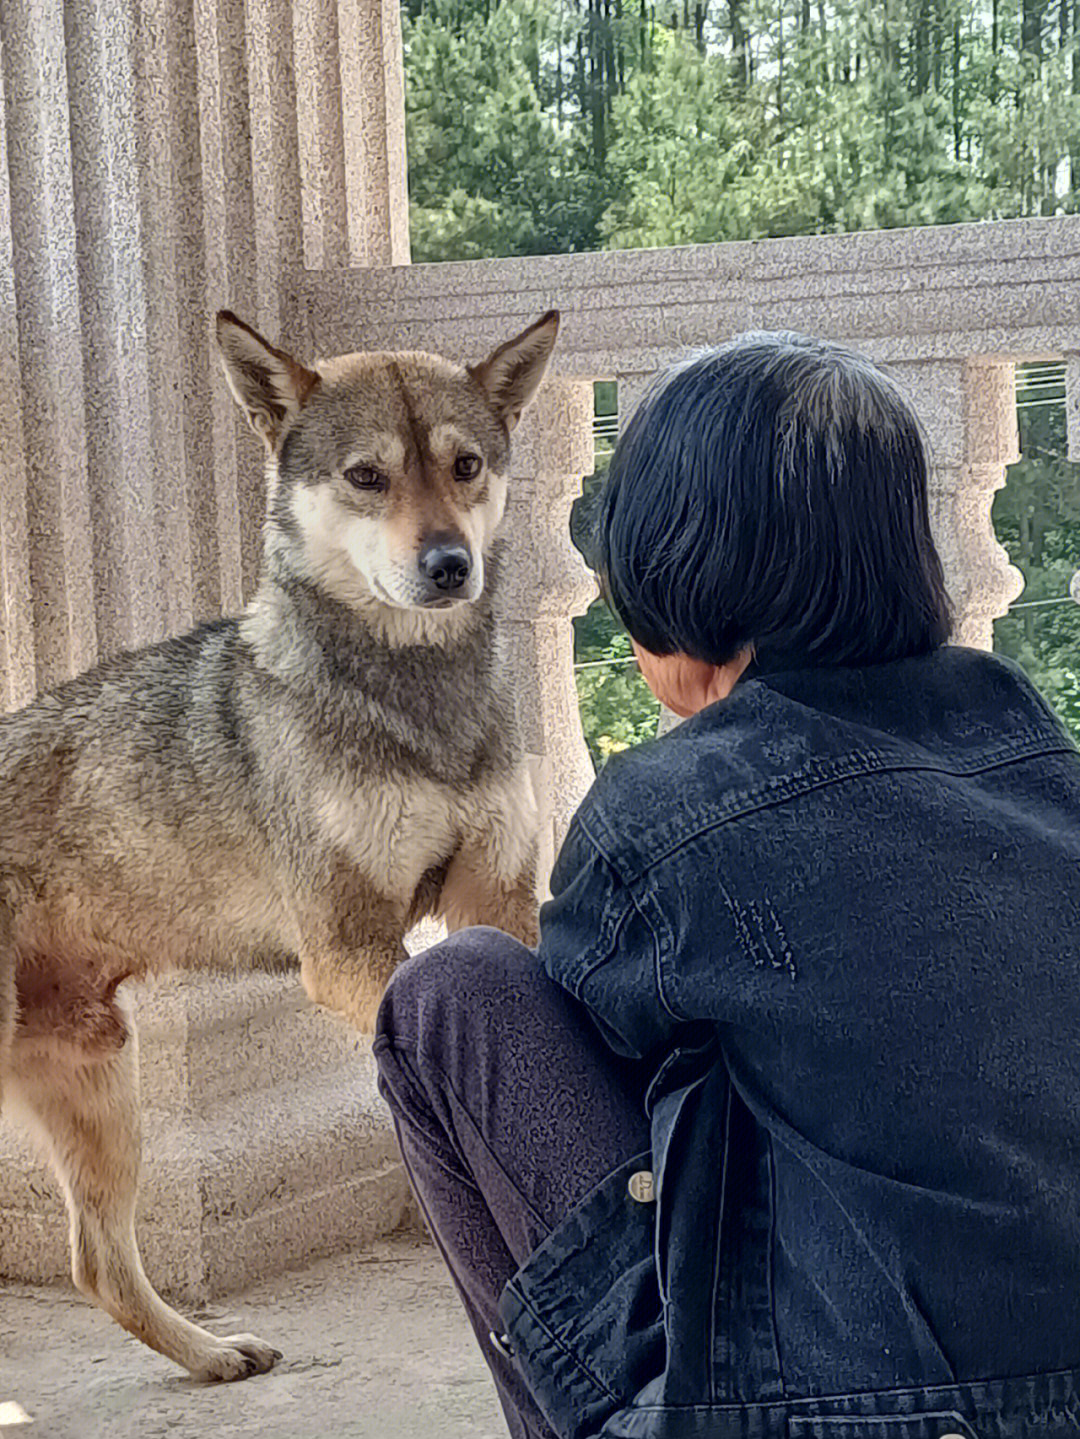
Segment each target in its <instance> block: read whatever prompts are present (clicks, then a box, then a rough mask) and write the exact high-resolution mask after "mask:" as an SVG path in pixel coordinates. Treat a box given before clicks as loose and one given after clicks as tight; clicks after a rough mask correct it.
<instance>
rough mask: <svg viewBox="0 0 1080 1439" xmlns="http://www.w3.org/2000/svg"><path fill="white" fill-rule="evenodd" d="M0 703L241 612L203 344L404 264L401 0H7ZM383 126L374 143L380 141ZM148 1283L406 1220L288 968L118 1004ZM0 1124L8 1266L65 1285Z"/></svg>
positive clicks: (189, 1291)
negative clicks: (131, 1014) (322, 278)
mask: <svg viewBox="0 0 1080 1439" xmlns="http://www.w3.org/2000/svg"><path fill="white" fill-rule="evenodd" d="M0 51H2V54H3V65H2V66H0V394H2V395H3V402H2V403H0V709H13V708H16V707H17V706H19V705H21V704H23V703H25V702H27V701H29V700H30V699H31V698H32V697H33V694H34V693H35V692H36V691H37V690H40V689H42V688H45V687H47V686H49V685H52V684H55V683H57V682H59V681H61V680H63V679H66V678H67V677H68V676H69V675H71V674H74V673H76V672H78V671H80V670H83V669H85V668H87V667H88V666H89V665H91V664H92V663H93V662H94V661H95V660H96V659H97V658H98V657H99V656H101V655H104V654H108V653H112V652H114V651H116V650H117V649H120V648H126V647H130V646H132V645H136V644H142V643H146V642H149V641H153V640H156V639H159V638H161V637H162V636H163V635H165V634H167V633H175V632H177V631H181V630H184V629H186V628H189V627H190V626H191V624H192V622H193V621H194V620H201V619H206V618H210V617H212V616H215V615H218V614H221V613H229V612H235V611H237V610H238V609H239V608H240V606H241V605H242V603H243V601H244V599H245V597H246V596H247V595H248V594H250V592H251V588H252V586H253V583H254V579H255V575H256V572H257V569H258V561H259V548H260V544H259V541H260V528H261V522H262V515H263V506H264V498H263V479H262V459H261V454H260V447H259V445H258V444H257V443H256V441H255V440H254V438H253V437H252V436H251V435H250V434H249V433H248V432H247V430H246V427H244V426H243V424H242V422H241V421H239V419H238V417H237V414H236V409H235V406H234V404H233V402H232V400H231V399H230V397H229V395H228V394H227V392H226V388H225V385H224V382H223V380H222V378H221V376H220V374H219V371H218V366H217V362H216V359H215V358H214V356H213V354H212V351H211V346H210V334H211V324H210V322H211V319H212V316H213V313H214V311H215V310H216V309H218V308H220V307H222V306H228V307H229V308H232V309H235V310H237V311H238V313H240V314H241V315H242V316H243V317H244V318H245V319H247V320H249V322H250V323H252V324H254V325H256V326H257V327H259V328H261V329H262V330H264V332H265V333H267V335H268V336H269V337H270V338H271V339H275V340H281V341H282V342H290V343H294V344H295V345H296V346H297V348H299V349H303V347H304V329H305V325H304V324H303V323H302V320H303V317H302V315H301V313H300V307H299V300H298V296H300V295H301V294H302V293H303V284H302V278H303V276H302V265H303V259H304V254H305V250H306V251H307V252H308V258H309V260H310V261H311V262H312V263H314V264H326V263H334V264H340V265H344V264H347V263H350V262H351V263H362V264H372V263H391V262H393V263H401V262H403V261H407V259H408V230H407V198H406V194H405V167H404V146H403V135H404V111H403V101H402V93H403V92H402V83H401V74H402V57H401V53H400V31H399V29H398V18H397V10H396V6H395V5H394V3H393V0H314V3H312V0H192V3H191V4H187V5H176V4H174V3H172V0H124V3H122V4H120V5H112V4H108V3H106V0H70V3H61V0H40V3H39V0H10V3H9V0H3V3H0ZM380 136H381V137H382V138H381V139H380ZM137 1007H138V1014H139V1023H140V1031H141V1051H142V1071H143V1095H144V1119H145V1123H144V1129H145V1166H144V1179H143V1185H142V1196H141V1200H140V1230H141V1235H142V1239H143V1245H144V1250H145V1254H146V1259H147V1267H148V1271H149V1273H150V1275H151V1277H152V1279H153V1280H154V1281H155V1282H156V1283H158V1284H160V1285H161V1286H162V1287H164V1288H166V1289H167V1290H169V1291H171V1292H172V1293H173V1294H174V1295H176V1296H178V1297H181V1298H185V1299H187V1300H189V1301H198V1300H201V1299H204V1298H205V1297H206V1296H207V1295H208V1294H209V1293H211V1292H213V1291H214V1290H221V1289H223V1288H228V1287H231V1286H233V1285H236V1284H240V1283H247V1282H249V1281H251V1280H253V1279H255V1278H257V1277H259V1276H260V1275H265V1274H270V1273H272V1272H274V1271H276V1270H280V1269H282V1268H284V1267H286V1266H288V1265H292V1264H296V1263H299V1262H301V1261H302V1260H304V1259H306V1258H309V1257H312V1256H314V1255H316V1254H318V1253H326V1252H330V1251H332V1250H334V1249H340V1248H342V1247H345V1246H349V1245H355V1244H358V1243H362V1242H364V1241H365V1240H366V1239H367V1238H369V1237H371V1236H372V1235H375V1234H381V1233H386V1232H388V1231H389V1230H391V1229H393V1228H394V1227H396V1226H397V1225H398V1224H399V1223H400V1222H401V1220H402V1218H403V1216H404V1215H405V1214H406V1213H407V1212H409V1211H408V1198H407V1185H406V1182H405V1178H404V1174H403V1171H402V1169H401V1166H400V1163H399V1161H398V1159H397V1156H396V1149H395V1146H394V1143H393V1138H392V1133H391V1129H390V1125H389V1120H388V1116H386V1114H385V1113H384V1111H383V1108H382V1105H381V1102H380V1101H379V1099H378V1097H377V1095H376V1092H375V1087H374V1080H373V1069H372V1065H371V1060H370V1056H369V1055H368V1054H367V1052H366V1046H365V1045H364V1044H363V1042H362V1041H360V1040H359V1039H358V1038H357V1037H356V1036H355V1035H353V1034H352V1033H350V1032H349V1031H348V1029H347V1028H345V1027H344V1026H343V1025H341V1024H339V1023H338V1022H337V1021H335V1020H332V1019H330V1018H329V1017H328V1016H326V1015H324V1014H322V1013H320V1012H318V1011H316V1010H315V1009H314V1008H313V1007H312V1006H311V1005H310V1004H309V1003H308V1002H307V1000H306V998H305V997H304V995H303V993H302V991H301V989H300V987H299V985H298V984H297V983H296V982H294V981H292V980H283V979H280V978H273V977H268V976H260V977H249V978H246V979H242V980H239V981H235V982H227V981H225V980H219V981H214V980H207V979H196V978H176V979H171V980H169V981H166V982H164V983H162V984H160V985H157V986H154V987H152V988H151V987H147V988H146V990H145V991H144V992H143V993H142V994H140V995H139V997H138V1006H137ZM65 1228H66V1226H65V1223H64V1219H63V1212H62V1206H61V1204H60V1199H59V1195H58V1194H57V1192H56V1189H55V1186H54V1185H53V1183H52V1181H51V1179H49V1178H48V1176H47V1175H46V1173H45V1171H44V1170H43V1169H42V1168H41V1166H40V1165H39V1164H38V1163H37V1162H36V1161H35V1160H34V1158H33V1157H32V1156H31V1155H30V1154H29V1153H28V1151H27V1149H26V1147H25V1146H24V1144H23V1142H22V1140H21V1138H20V1137H18V1136H17V1135H14V1134H13V1133H12V1132H11V1131H10V1130H9V1129H7V1128H5V1127H3V1126H2V1124H0V1275H3V1276H9V1277H13V1278H21V1279H28V1280H42V1279H49V1278H53V1277H58V1276H61V1275H63V1274H65V1273H66V1272H67V1265H68V1260H67V1254H66V1241H65Z"/></svg>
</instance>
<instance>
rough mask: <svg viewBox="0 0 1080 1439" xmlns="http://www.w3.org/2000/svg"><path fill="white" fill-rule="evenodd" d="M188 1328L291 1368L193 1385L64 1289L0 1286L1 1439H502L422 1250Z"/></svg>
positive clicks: (345, 1259)
mask: <svg viewBox="0 0 1080 1439" xmlns="http://www.w3.org/2000/svg"><path fill="white" fill-rule="evenodd" d="M197 1317H198V1318H199V1319H200V1320H201V1321H202V1322H204V1323H205V1324H206V1325H207V1327H208V1328H210V1329H213V1330H215V1331H216V1332H217V1333H219V1334H228V1333H230V1332H232V1333H235V1332H238V1331H247V1332H249V1333H253V1334H257V1335H259V1337H260V1338H262V1339H265V1340H267V1341H268V1342H269V1343H271V1344H273V1345H274V1346H275V1347H276V1348H278V1349H280V1350H282V1352H283V1353H284V1356H285V1357H284V1359H282V1360H280V1361H279V1362H278V1364H277V1367H276V1368H275V1369H274V1370H273V1371H272V1372H271V1373H270V1374H267V1375H264V1376H262V1377H256V1378H253V1379H247V1380H245V1381H244V1382H242V1383H239V1384H218V1385H212V1386H207V1385H199V1384H194V1383H192V1381H191V1380H190V1379H188V1378H187V1377H186V1376H185V1375H184V1374H183V1373H182V1372H181V1371H180V1370H177V1369H175V1368H174V1367H173V1366H172V1365H170V1364H169V1363H168V1362H167V1361H166V1360H164V1359H162V1358H160V1357H159V1356H158V1355H156V1354H153V1353H151V1352H150V1350H148V1349H146V1348H144V1347H143V1346H142V1345H140V1344H138V1343H136V1342H135V1341H134V1340H133V1339H129V1338H128V1337H127V1336H126V1335H125V1334H124V1333H123V1331H122V1330H121V1329H119V1328H118V1327H117V1326H116V1325H115V1324H113V1323H112V1321H111V1320H109V1319H107V1318H106V1317H105V1316H104V1315H103V1314H100V1313H98V1312H96V1311H95V1310H94V1309H92V1308H91V1307H90V1306H89V1305H88V1304H86V1303H85V1302H84V1301H82V1300H81V1299H80V1298H79V1297H78V1296H77V1295H76V1294H75V1293H74V1291H73V1290H71V1289H70V1288H59V1287H57V1288H53V1289H31V1288H26V1287H24V1286H21V1285H8V1286H2V1287H0V1436H3V1439H7V1436H8V1435H9V1434H10V1435H11V1439H20V1436H22V1435H26V1439H159V1436H168V1439H505V1435H506V1428H505V1425H504V1424H503V1421H502V1418H501V1415H500V1411H499V1407H498V1403H497V1400H496V1398H495V1391H494V1388H493V1387H492V1384H491V1380H490V1378H489V1377H488V1373H487V1370H486V1368H485V1367H484V1363H483V1361H482V1359H481V1358H480V1353H479V1349H478V1348H477V1345H476V1341H475V1339H474V1338H473V1335H472V1332H471V1330H470V1329H469V1327H468V1325H467V1323H466V1321H465V1317H464V1314H463V1311H462V1310H461V1307H460V1304H459V1303H458V1299H457V1296H456V1295H455V1294H454V1292H453V1290H452V1289H451V1287H450V1283H449V1280H448V1279H447V1277H446V1273H445V1270H444V1268H443V1265H442V1261H441V1260H440V1259H439V1256H438V1255H437V1253H436V1252H435V1250H434V1249H433V1248H432V1247H431V1245H430V1244H428V1243H427V1242H426V1241H424V1240H422V1239H419V1238H413V1237H410V1238H408V1239H400V1240H397V1239H395V1240H388V1241H383V1242H382V1243H380V1244H379V1245H377V1246H376V1247H375V1248H373V1249H371V1250H368V1251H366V1252H364V1253H362V1254H349V1255H344V1256H342V1257H340V1258H336V1259H329V1260H324V1261H322V1262H321V1263H319V1264H315V1265H313V1266H312V1267H311V1268H310V1269H305V1270H302V1271H300V1272H299V1273H296V1274H289V1275H285V1276H283V1277H281V1278H279V1279H275V1280H271V1281H269V1282H268V1283H265V1284H261V1285H259V1286H258V1287H257V1288H254V1289H251V1290H248V1291H247V1293H245V1294H240V1295H235V1296H231V1297H230V1298H229V1299H228V1300H227V1301H225V1302H223V1303H221V1304H218V1305H215V1306H214V1307H213V1309H211V1310H210V1311H208V1312H207V1313H206V1314H205V1315H199V1316H197ZM22 1415H26V1416H27V1420H28V1422H27V1420H23V1419H22V1418H21V1416H22ZM9 1425H10V1426H11V1427H10V1428H9V1427H8V1426H9Z"/></svg>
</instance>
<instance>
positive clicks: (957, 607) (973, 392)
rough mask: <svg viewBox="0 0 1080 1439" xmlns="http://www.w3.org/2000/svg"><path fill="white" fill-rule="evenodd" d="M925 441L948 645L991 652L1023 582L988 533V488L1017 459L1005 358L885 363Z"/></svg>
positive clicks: (990, 495)
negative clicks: (948, 614)
mask: <svg viewBox="0 0 1080 1439" xmlns="http://www.w3.org/2000/svg"><path fill="white" fill-rule="evenodd" d="M889 370H890V373H891V374H892V375H893V376H894V377H895V378H896V380H897V381H898V382H899V383H900V384H901V385H902V386H903V388H904V390H905V391H906V393H907V394H908V395H909V397H910V398H911V400H912V402H913V403H914V405H915V408H916V410H917V412H918V414H919V418H920V419H921V420H922V423H923V425H924V426H925V428H926V432H927V435H928V437H929V441H930V450H931V459H932V464H933V472H932V476H931V484H930V507H931V520H932V523H933V527H934V538H935V540H936V542H937V546H938V550H939V552H940V554H941V559H942V563H943V564H944V566H945V581H946V584H947V586H948V589H949V596H950V598H951V599H952V603H953V613H954V619H955V627H954V633H953V639H954V642H955V643H957V644H963V645H972V646H974V647H976V648H978V649H991V648H992V647H993V643H994V620H995V619H997V618H998V617H999V616H1000V615H1003V614H1004V613H1005V612H1006V610H1007V609H1008V607H1009V605H1010V604H1011V603H1012V602H1013V600H1015V599H1016V597H1017V596H1018V595H1019V594H1020V593H1021V591H1022V590H1023V587H1024V581H1023V576H1022V575H1021V574H1020V571H1019V570H1017V569H1016V568H1015V566H1013V565H1012V564H1010V563H1009V558H1008V555H1007V553H1006V551H1005V549H1004V547H1003V546H1002V545H1001V544H1000V543H999V542H998V539H997V537H996V535H995V534H994V527H993V521H992V519H991V507H992V505H993V502H994V492H995V491H996V490H998V489H1000V488H1001V486H1002V485H1003V484H1004V483H1005V467H1006V465H1010V464H1013V463H1015V461H1016V460H1018V459H1019V457H1020V451H1019V441H1018V437H1017V428H1016V392H1015V379H1014V366H1013V364H1012V363H1011V362H1010V361H999V360H987V359H969V360H933V361H927V362H925V363H921V364H896V365H890V366H889Z"/></svg>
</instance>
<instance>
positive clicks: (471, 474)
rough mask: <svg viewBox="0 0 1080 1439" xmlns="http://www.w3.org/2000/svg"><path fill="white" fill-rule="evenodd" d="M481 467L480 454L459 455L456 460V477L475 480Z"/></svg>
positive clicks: (456, 478) (457, 478)
mask: <svg viewBox="0 0 1080 1439" xmlns="http://www.w3.org/2000/svg"><path fill="white" fill-rule="evenodd" d="M480 468H481V461H480V456H479V455H458V457H457V459H456V460H455V461H454V479H455V480H475V479H476V477H477V475H478V474H479V473H480Z"/></svg>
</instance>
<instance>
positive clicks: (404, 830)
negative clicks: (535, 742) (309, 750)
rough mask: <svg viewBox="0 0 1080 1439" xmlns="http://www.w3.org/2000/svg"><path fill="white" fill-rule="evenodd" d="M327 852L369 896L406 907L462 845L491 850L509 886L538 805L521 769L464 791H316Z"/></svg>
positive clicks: (426, 787)
mask: <svg viewBox="0 0 1080 1439" xmlns="http://www.w3.org/2000/svg"><path fill="white" fill-rule="evenodd" d="M316 813H317V816H318V820H319V823H320V825H321V827H322V829H323V832H324V833H325V834H326V836H327V838H328V839H329V840H330V842H331V843H332V844H334V845H335V846H337V847H339V848H340V849H342V850H343V851H344V852H345V853H346V854H348V856H349V857H350V859H351V860H352V861H353V863H354V864H355V865H356V866H357V868H358V869H359V870H360V871H361V872H362V873H363V874H364V876H365V878H366V879H368V880H369V881H370V882H371V884H372V885H373V886H374V887H375V889H376V890H377V891H378V892H379V893H380V894H383V895H385V896H386V897H387V898H388V899H396V900H399V901H401V902H403V903H407V902H408V901H409V900H410V899H411V897H412V895H413V894H414V893H415V891H416V887H417V885H418V884H419V883H420V880H421V878H422V877H423V875H424V874H425V873H426V872H427V871H428V870H429V869H432V868H433V867H435V866H436V865H439V864H442V863H444V862H445V861H446V860H447V859H449V858H450V856H451V855H452V854H453V853H454V852H455V850H457V849H458V848H459V847H460V846H461V845H467V846H470V847H473V846H475V847H483V848H484V849H485V850H490V854H489V855H488V861H489V863H490V864H491V865H492V868H493V869H494V870H495V871H496V872H497V873H498V875H499V877H500V878H505V879H507V880H511V879H513V878H515V877H516V876H517V875H518V874H519V873H520V872H521V870H522V869H523V868H524V867H525V865H526V864H527V863H528V861H529V859H530V855H531V851H532V848H533V846H534V844H535V838H536V826H537V803H536V793H535V787H534V784H533V781H532V776H531V774H530V772H529V769H528V766H527V765H525V764H523V765H521V766H520V767H519V768H518V769H517V770H516V771H515V772H514V773H513V774H512V775H508V776H507V777H506V778H505V779H503V780H500V781H496V780H492V779H488V780H486V781H485V782H484V783H483V784H481V785H478V786H475V787H472V788H470V789H467V790H454V789H452V788H451V787H449V786H447V785H441V784H437V783H436V782H435V781H433V780H427V779H411V778H410V779H401V778H399V779H397V780H394V779H388V780H383V781H380V782H378V783H374V782H369V783H367V784H362V785H359V786H351V785H348V784H346V783H344V782H341V781H336V782H330V783H328V784H326V785H324V787H323V788H322V790H321V792H320V794H319V797H318V801H317V807H316Z"/></svg>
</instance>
